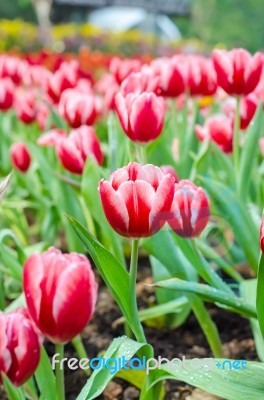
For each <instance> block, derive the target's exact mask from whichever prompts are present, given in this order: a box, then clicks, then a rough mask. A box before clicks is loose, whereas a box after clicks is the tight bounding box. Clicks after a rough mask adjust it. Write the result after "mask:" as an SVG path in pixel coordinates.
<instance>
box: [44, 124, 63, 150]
mask: <svg viewBox="0 0 264 400" xmlns="http://www.w3.org/2000/svg"><path fill="white" fill-rule="evenodd" d="M66 136H67V132H66V131H64V130H63V129H51V130H50V131H48V132H45V133H43V134H42V135H41V136H40V137H39V138H38V141H37V143H38V145H39V146H43V147H50V146H51V147H55V148H57V146H59V144H60V142H61V140H62V139H63V138H65V137H66Z"/></svg>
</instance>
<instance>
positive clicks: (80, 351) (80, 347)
mask: <svg viewBox="0 0 264 400" xmlns="http://www.w3.org/2000/svg"><path fill="white" fill-rule="evenodd" d="M72 345H73V347H74V349H75V351H76V353H77V355H78V358H79V360H81V359H82V358H85V359H88V355H87V352H86V349H85V347H84V344H83V341H82V338H81V335H77V336H75V338H74V339H72ZM84 372H85V374H86V375H88V376H90V375H91V370H90V369H85V370H84Z"/></svg>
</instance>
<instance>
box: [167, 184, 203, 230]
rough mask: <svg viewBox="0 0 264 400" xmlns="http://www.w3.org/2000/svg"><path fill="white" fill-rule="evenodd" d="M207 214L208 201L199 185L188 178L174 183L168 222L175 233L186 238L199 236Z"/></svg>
mask: <svg viewBox="0 0 264 400" xmlns="http://www.w3.org/2000/svg"><path fill="white" fill-rule="evenodd" d="M209 216H210V208H209V202H208V199H207V196H206V194H205V192H204V190H203V189H202V188H201V187H197V186H195V185H194V184H193V183H192V182H191V181H188V180H182V181H180V182H179V183H176V184H175V192H174V198H173V202H172V206H171V215H170V218H168V223H169V225H170V227H171V229H172V230H173V231H174V232H175V233H177V235H179V236H182V237H186V238H193V237H196V236H199V235H200V234H201V232H202V231H203V230H204V228H205V227H206V225H207V223H208V220H209Z"/></svg>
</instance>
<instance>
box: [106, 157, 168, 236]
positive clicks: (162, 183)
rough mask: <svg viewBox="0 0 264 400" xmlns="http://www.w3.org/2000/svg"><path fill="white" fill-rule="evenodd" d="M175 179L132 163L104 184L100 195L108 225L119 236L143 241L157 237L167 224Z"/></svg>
mask: <svg viewBox="0 0 264 400" xmlns="http://www.w3.org/2000/svg"><path fill="white" fill-rule="evenodd" d="M174 182H175V180H174V177H173V176H172V175H170V174H167V175H165V174H164V173H163V172H162V171H161V169H160V168H158V167H155V166H154V165H151V164H148V165H144V166H141V165H140V164H138V163H130V164H128V165H127V166H126V167H123V168H120V169H118V170H117V171H115V172H114V173H113V174H112V175H111V177H110V181H104V180H102V181H101V182H100V185H99V193H100V196H101V201H102V205H103V209H104V213H105V215H106V218H107V220H108V222H109V224H110V225H111V226H112V228H113V229H114V230H115V231H116V232H118V233H119V234H120V235H122V236H125V237H130V238H141V237H148V236H151V235H154V233H156V232H157V231H158V230H159V229H161V227H162V226H163V225H164V223H165V221H166V217H165V215H166V213H167V212H169V210H170V207H171V203H172V199H173V194H174Z"/></svg>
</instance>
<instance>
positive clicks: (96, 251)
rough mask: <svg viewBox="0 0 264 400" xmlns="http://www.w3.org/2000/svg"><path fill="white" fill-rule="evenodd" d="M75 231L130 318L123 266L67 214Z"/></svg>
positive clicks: (126, 279)
mask: <svg viewBox="0 0 264 400" xmlns="http://www.w3.org/2000/svg"><path fill="white" fill-rule="evenodd" d="M68 219H69V221H70V223H71V224H72V226H73V228H74V230H75V232H76V233H77V235H78V236H79V238H80V239H81V241H82V242H83V244H84V246H85V247H86V249H87V250H88V253H89V254H90V256H91V257H92V259H93V261H94V263H95V265H96V267H97V268H98V270H99V272H100V274H101V276H102V278H103V279H104V281H105V283H106V284H107V286H108V288H109V290H110V291H111V293H112V294H113V296H114V298H115V300H116V302H117V304H118V305H119V307H120V309H121V311H122V313H123V315H124V316H125V317H126V319H127V320H128V321H129V320H130V315H131V313H132V311H131V302H130V299H129V274H128V272H127V271H126V269H125V268H124V266H123V265H122V264H121V263H120V262H119V261H118V260H117V259H116V258H115V257H114V256H113V255H112V254H111V253H110V252H109V251H108V250H106V248H105V247H103V246H102V244H101V243H100V242H99V241H98V240H97V239H96V238H94V237H93V236H92V235H91V234H90V233H89V232H88V231H87V230H86V229H85V228H84V226H82V225H81V224H80V223H79V222H78V221H77V220H76V219H75V218H73V217H71V216H68Z"/></svg>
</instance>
